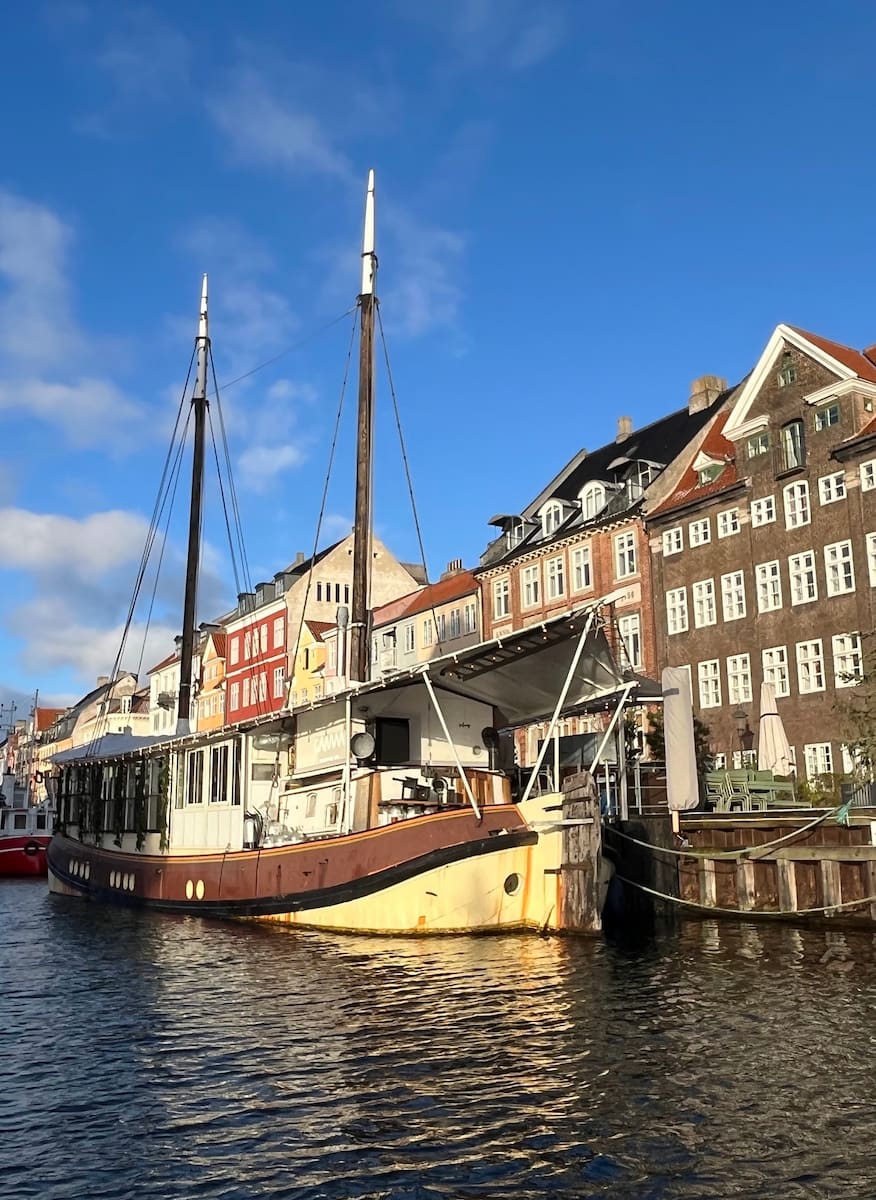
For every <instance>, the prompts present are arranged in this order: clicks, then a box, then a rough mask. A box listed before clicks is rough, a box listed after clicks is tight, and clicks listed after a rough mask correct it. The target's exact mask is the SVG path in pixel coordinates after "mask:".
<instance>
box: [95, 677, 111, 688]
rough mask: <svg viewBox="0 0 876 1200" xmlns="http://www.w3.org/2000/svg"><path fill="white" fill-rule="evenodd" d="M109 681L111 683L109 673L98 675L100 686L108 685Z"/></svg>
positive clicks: (98, 684)
mask: <svg viewBox="0 0 876 1200" xmlns="http://www.w3.org/2000/svg"><path fill="white" fill-rule="evenodd" d="M108 683H109V675H98V677H97V686H98V687H106V685H107V684H108Z"/></svg>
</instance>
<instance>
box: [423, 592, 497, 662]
mask: <svg viewBox="0 0 876 1200" xmlns="http://www.w3.org/2000/svg"><path fill="white" fill-rule="evenodd" d="M510 615H511V583H510V580H509V579H508V576H507V575H504V576H503V577H502V578H501V579H494V580H493V616H494V617H495V618H496V619H497V620H498V619H499V618H500V617H508V616H510ZM423 645H425V646H428V645H429V643H428V642H425V641H424V643H423Z"/></svg>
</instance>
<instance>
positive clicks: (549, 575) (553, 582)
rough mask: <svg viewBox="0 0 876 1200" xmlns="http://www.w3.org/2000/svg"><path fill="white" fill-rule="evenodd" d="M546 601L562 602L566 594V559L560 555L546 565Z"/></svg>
mask: <svg viewBox="0 0 876 1200" xmlns="http://www.w3.org/2000/svg"><path fill="white" fill-rule="evenodd" d="M544 591H545V599H547V600H560V599H562V597H563V596H565V594H566V558H565V555H563V554H558V555H556V556H555V557H554V558H549V559H547V561H546V562H545V564H544Z"/></svg>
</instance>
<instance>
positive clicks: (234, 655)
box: [228, 634, 240, 667]
mask: <svg viewBox="0 0 876 1200" xmlns="http://www.w3.org/2000/svg"><path fill="white" fill-rule="evenodd" d="M237 662H240V638H239V637H238V636H237V634H235V635H234V637H233V638H232V639H231V645H230V646H229V648H228V664H229V666H232V667H233V666H234V664H235V663H237Z"/></svg>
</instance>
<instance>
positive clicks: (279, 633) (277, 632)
mask: <svg viewBox="0 0 876 1200" xmlns="http://www.w3.org/2000/svg"><path fill="white" fill-rule="evenodd" d="M282 645H283V618H282V617H274V649H275V650H278V649H279V648H280V646H282Z"/></svg>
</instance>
